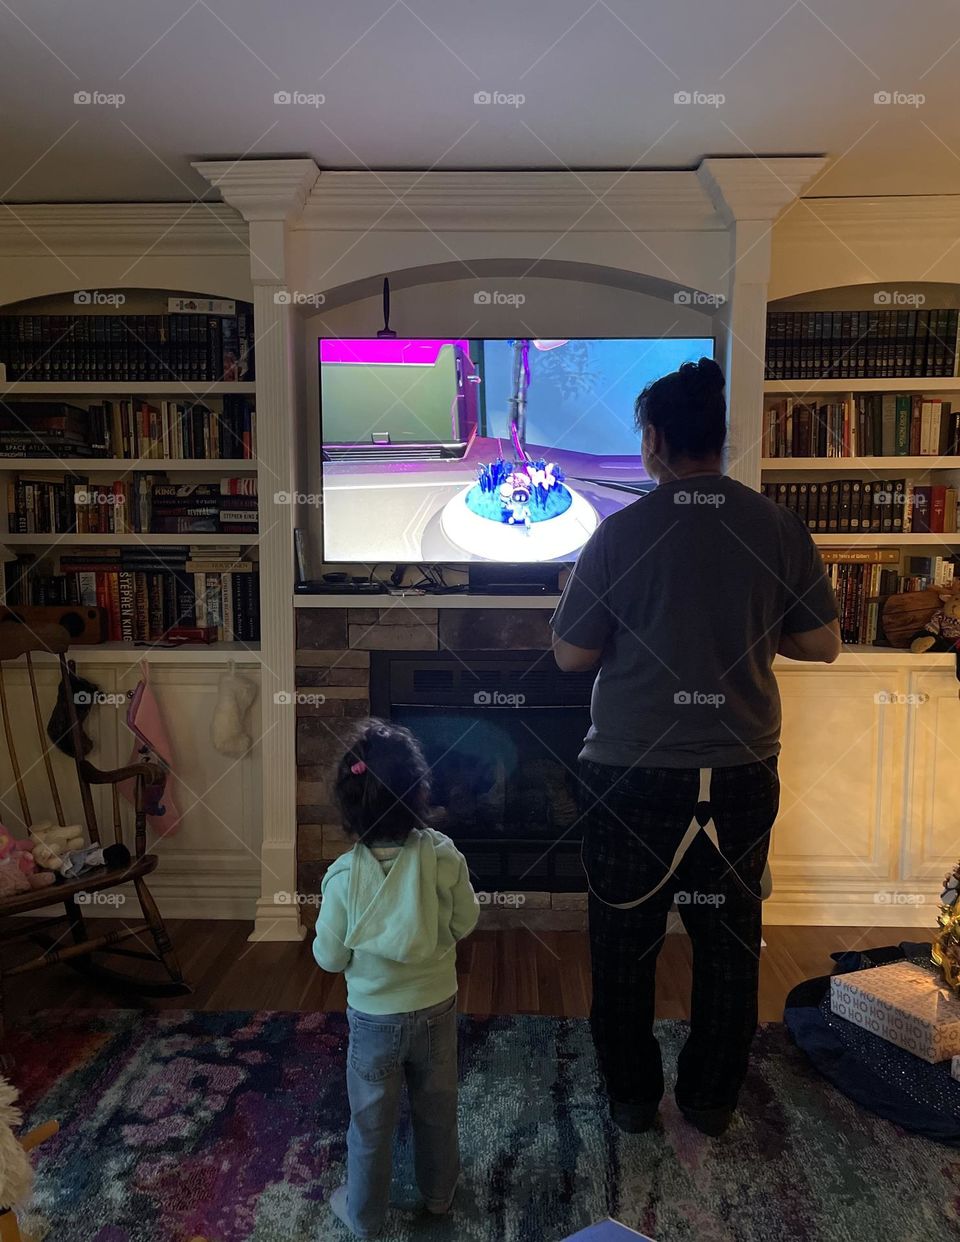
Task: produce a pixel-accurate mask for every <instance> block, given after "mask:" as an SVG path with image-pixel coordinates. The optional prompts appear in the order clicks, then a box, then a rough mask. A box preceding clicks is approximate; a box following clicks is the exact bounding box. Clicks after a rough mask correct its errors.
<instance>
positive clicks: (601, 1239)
mask: <svg viewBox="0 0 960 1242" xmlns="http://www.w3.org/2000/svg"><path fill="white" fill-rule="evenodd" d="M637 1238H639V1239H640V1242H653V1239H652V1238H648V1237H647V1235H646V1234H645V1233H637V1231H636V1229H628V1228H627V1226H626V1225H621V1224H620V1222H619V1221H616V1220H610V1218H609V1217H608V1218H607V1219H606V1220H602V1221H600V1223H599V1224H598V1225H591V1226H590V1227H589V1228H588V1229H581V1230H580V1232H579V1233H574V1234H571V1236H570V1237H569V1238H564V1239H563V1242H631V1239H632V1240H633V1242H636V1240H637Z"/></svg>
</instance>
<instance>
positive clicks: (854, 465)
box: [760, 456, 960, 477]
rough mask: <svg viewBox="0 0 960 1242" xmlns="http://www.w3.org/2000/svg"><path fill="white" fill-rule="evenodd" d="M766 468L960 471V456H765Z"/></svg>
mask: <svg viewBox="0 0 960 1242" xmlns="http://www.w3.org/2000/svg"><path fill="white" fill-rule="evenodd" d="M760 469H761V470H764V471H770V472H771V473H772V472H775V471H788V470H789V471H794V470H803V471H815V470H822V471H830V472H831V473H833V472H835V471H839V472H843V471H847V472H848V473H849V472H850V471H851V470H852V471H856V470H868V471H873V472H877V471H880V470H882V471H884V477H886V472H887V471H890V470H921V471H923V470H960V457H936V456H929V457H763V458H761V460H760Z"/></svg>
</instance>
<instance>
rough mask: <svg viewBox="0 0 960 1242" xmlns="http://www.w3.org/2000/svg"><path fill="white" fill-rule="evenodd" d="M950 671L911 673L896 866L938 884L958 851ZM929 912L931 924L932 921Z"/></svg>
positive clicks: (956, 728) (957, 738)
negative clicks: (908, 742)
mask: <svg viewBox="0 0 960 1242" xmlns="http://www.w3.org/2000/svg"><path fill="white" fill-rule="evenodd" d="M958 684H960V683H958V682H957V679H956V677H955V676H954V674H953V673H952V672H947V671H946V670H945V671H943V672H941V671H939V670H938V671H936V672H920V673H915V674H913V675H912V677H911V678H910V689H911V692H912V693H913V695H914V696H915V697H916V698H917V699H920V700H922V701H921V702H920V703H919V705H918V706H917V708H916V711H915V712H914V716H913V730H912V735H911V742H912V746H911V748H910V749H909V750H908V752H907V755H908V763H909V768H908V784H907V802H906V806H907V813H906V823H905V825H904V834H903V847H902V857H901V866H902V874H903V877H904V879H905V880H907V881H913V882H915V883H916V884H917V885H918V886H921V885H923V886H926V887H927V888H929V887H931V886H932V887H934V888H936V889H938V890H939V887H940V881H941V880H942V879H943V877H944V875H945V874H946V873H947V871H949V870H952V869H953V867H954V866H955V865H956V862H957V858H958V857H960V701H958V698H957V687H958ZM933 917H934V916H933V914H932V913H931V920H930V921H931V924H932V922H933Z"/></svg>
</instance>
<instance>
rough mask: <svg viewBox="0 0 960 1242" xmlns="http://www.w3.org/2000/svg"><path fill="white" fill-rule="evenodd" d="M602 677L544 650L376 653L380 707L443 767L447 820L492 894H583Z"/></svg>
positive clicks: (439, 786)
mask: <svg viewBox="0 0 960 1242" xmlns="http://www.w3.org/2000/svg"><path fill="white" fill-rule="evenodd" d="M592 687H593V674H592V673H562V672H560V670H559V669H558V668H557V667H556V665H555V664H554V661H553V657H552V655H550V653H549V652H544V651H509V652H497V651H478V652H450V651H440V652H406V651H375V652H372V653H371V662H370V708H371V712H372V713H373V714H374V715H376V716H380V717H381V718H383V719H388V720H393V721H394V722H396V723H397V724H402V725H406V727H407V728H409V729H411V730H412V731H413V733H414V734H416V736H417V737H418V738H419V739H420V742H421V743H422V745H423V748H424V752H425V753H426V756H427V760H428V762H429V764H430V768H431V785H432V802H433V807H434V813H435V816H436V826H437V827H438V828H439V829H441V831H443V832H446V833H447V835H448V836H450V837H451V838H452V839H453V840H454V841H455V842H456V843H457V846H458V848H459V849H460V850H461V851H462V852H463V854H464V855H465V856H466V858H467V862H468V863H469V865H470V870H471V874H472V878H473V881H474V886H475V887H478V886H480V887H482V888H484V889H486V890H487V891H489V892H495V891H500V892H503V891H514V892H521V891H529V892H538V891H541V892H560V893H562V892H581V891H583V890H585V889H586V881H585V877H584V874H583V869H582V867H581V864H580V840H581V835H582V834H581V831H580V821H579V811H578V809H577V754H578V752H579V750H580V747H581V744H582V741H583V737H584V734H585V733H586V731H587V728H588V726H589V723H590V693H591V690H592Z"/></svg>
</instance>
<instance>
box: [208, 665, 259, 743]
mask: <svg viewBox="0 0 960 1242" xmlns="http://www.w3.org/2000/svg"><path fill="white" fill-rule="evenodd" d="M256 697H257V687H256V683H255V682H253V681H251V680H250V678H249V677H244V676H243V674H242V673H238V672H237V671H236V669H235V667H234V666H233V664H232V663H231V665H230V668H229V670H228V671H227V672H226V673H224V674H223V675H222V676H221V678H220V683H219V685H218V687H217V705H216V707H215V708H214V709H213V720H212V722H211V725H210V737H211V741H212V742H213V746H214V749H215V750H217V751H219V753H220V754H221V755H226V756H227V757H228V758H229V759H242V758H243V756H244V755H245V754H246V753H247V751H248V750H249V749H250V747H251V745H252V742H253V739H252V738H251V736H250V734H249V733H248V732H247V729H246V727H245V724H244V717H245V716H246V714H247V712H248V711H249V710H250V708H251V706H252V705H253V700H254V699H255V698H256Z"/></svg>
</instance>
